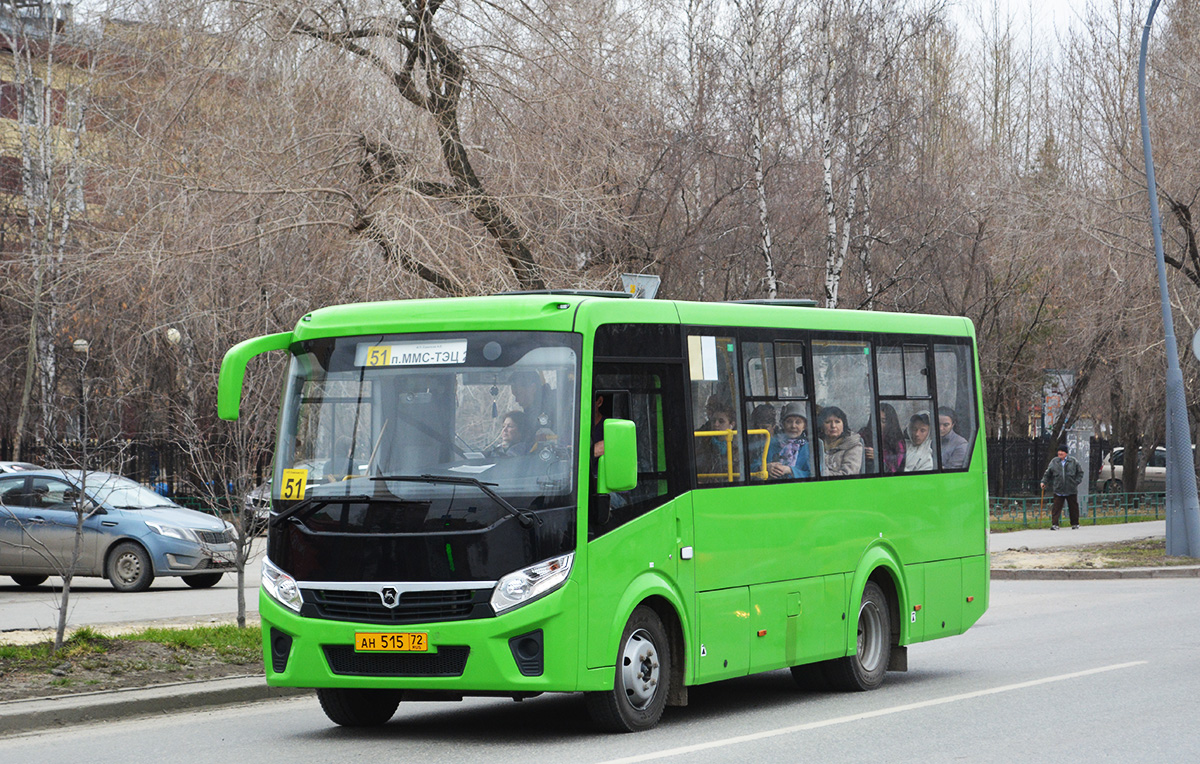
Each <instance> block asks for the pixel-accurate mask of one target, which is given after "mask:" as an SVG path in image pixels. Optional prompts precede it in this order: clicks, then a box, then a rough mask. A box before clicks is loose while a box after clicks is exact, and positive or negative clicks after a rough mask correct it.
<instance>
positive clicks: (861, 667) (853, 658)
mask: <svg viewBox="0 0 1200 764" xmlns="http://www.w3.org/2000/svg"><path fill="white" fill-rule="evenodd" d="M857 645H858V646H857V648H856V649H855V651H854V655H849V656H846V657H845V658H838V659H836V660H832V661H829V662H828V663H826V664H825V668H826V676H827V677H828V678H829V683H830V684H831V685H833V686H834V687H835V688H837V689H839V690H846V691H849V692H861V691H862V690H874V689H875V688H876V687H878V686H879V685H881V684H883V676H884V674H886V673H887V667H888V662H889V660H890V659H891V655H892V627H891V618H890V617H889V615H888V603H887V597H885V596H884V594H883V590H882V589H880V588H879V585H878V584H876V583H875V582H874V581H868V582H867V585H866V586H865V587H864V588H863V596H862V604H861V605H859V607H858V643H857Z"/></svg>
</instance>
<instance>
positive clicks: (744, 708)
mask: <svg viewBox="0 0 1200 764" xmlns="http://www.w3.org/2000/svg"><path fill="white" fill-rule="evenodd" d="M1197 601H1200V580H1197V579H1138V580H1116V581H999V582H995V583H994V584H993V587H992V603H991V604H992V607H991V609H990V610H989V612H988V613H987V614H986V615H985V616H984V617H983V619H982V620H981V621H980V622H979V623H978V624H977V625H976V626H975V628H973V629H972V630H971V631H970V632H968V633H967V634H965V635H963V636H960V637H955V638H951V639H944V640H939V641H936V642H931V643H927V644H921V645H915V646H913V647H911V648H910V650H909V665H910V670H909V672H908V673H905V674H889V675H888V677H887V681H886V682H885V684H884V686H883V688H881V689H880V690H878V691H876V692H872V693H860V694H838V693H816V692H805V691H801V690H798V689H797V688H796V687H795V686H794V684H793V683H792V680H791V676H790V674H789V673H788V672H786V671H780V672H772V673H770V674H765V675H759V676H755V677H748V678H744V679H739V680H733V681H727V682H721V683H717V684H713V685H706V686H703V687H698V688H692V691H691V704H690V705H689V706H688V707H686V708H673V709H667V713H666V714H665V715H664V717H663V722H662V723H661V724H660V726H659V727H658V728H657V729H655V730H653V731H651V732H648V733H643V734H639V735H601V734H596V733H594V732H593V731H592V730H591V728H590V727H589V725H588V723H587V721H586V716H585V713H584V708H583V703H582V700H581V697H580V696H578V695H545V696H541V697H539V698H535V699H533V700H527V701H524V702H523V703H514V702H512V701H510V700H498V699H471V700H467V701H465V702H462V703H449V704H436V703H409V704H401V707H400V710H399V712H398V713H397V715H396V717H395V718H394V719H393V720H392V721H391V722H390V723H389V724H387V725H385V726H384V727H382V728H380V729H375V730H368V731H355V730H347V729H341V728H338V727H335V726H333V725H332V724H330V723H329V722H328V721H327V720H326V718H325V716H324V715H323V714H322V713H321V711H320V709H319V707H318V705H317V702H316V700H315V698H313V697H311V696H309V697H300V698H293V699H286V700H274V701H268V702H263V703H256V704H247V705H242V706H235V707H227V708H222V709H216V710H205V711H198V712H190V713H183V714H173V715H164V716H158V717H154V718H142V719H137V720H130V721H122V722H109V723H104V724H94V725H80V726H78V727H75V728H71V729H62V730H54V731H46V732H41V733H30V734H28V735H25V736H17V737H9V738H4V739H0V761H14V762H16V761H36V762H39V764H56V763H57V762H62V763H63V764H68V763H70V764H77V762H79V761H84V760H86V761H87V762H89V764H104V763H106V762H113V763H114V764H116V763H118V762H119V763H120V764H124V763H125V762H128V761H131V760H137V761H152V760H156V759H161V760H166V761H171V762H172V763H173V764H188V763H189V762H197V763H200V762H203V763H204V764H210V763H211V762H212V761H227V760H231V759H237V758H244V757H246V756H252V757H253V758H254V760H255V761H256V762H263V763H273V762H280V763H281V764H282V763H283V762H287V763H288V764H291V763H292V762H295V761H304V762H306V764H317V763H319V762H330V763H331V764H332V763H334V762H336V763H337V764H342V763H343V762H347V761H366V762H383V761H388V762H392V761H405V762H421V764H433V763H435V762H488V763H489V764H505V763H506V762H522V764H526V763H528V762H561V761H570V762H572V764H585V763H590V762H597V763H600V762H603V763H606V764H615V762H636V761H654V762H657V761H663V762H674V761H679V762H688V763H689V764H695V763H697V762H701V763H707V762H733V761H737V762H767V763H769V764H773V763H775V762H780V763H782V762H789V763H791V762H835V763H836V762H864V761H887V762H922V763H926V762H959V761H967V762H1006V763H1007V762H1050V761H1053V762H1056V764H1057V763H1059V762H1066V763H1071V762H1081V763H1083V762H1087V764H1092V763H1093V762H1097V761H1114V762H1122V763H1125V762H1164V761H1194V760H1195V758H1196V751H1198V750H1200V731H1198V730H1197V729H1196V726H1195V724H1194V721H1195V719H1194V717H1195V711H1194V701H1195V688H1196V687H1197V686H1198V685H1200V661H1197V660H1196V655H1197V648H1198V647H1200V644H1198V643H1200V634H1198V633H1197V630H1196V629H1195V623H1196V620H1197V612H1196V611H1197V605H1196V603H1197Z"/></svg>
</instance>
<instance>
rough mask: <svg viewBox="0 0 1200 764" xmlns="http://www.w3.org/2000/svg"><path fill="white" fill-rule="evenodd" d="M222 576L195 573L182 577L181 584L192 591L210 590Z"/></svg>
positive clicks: (221, 574)
mask: <svg viewBox="0 0 1200 764" xmlns="http://www.w3.org/2000/svg"><path fill="white" fill-rule="evenodd" d="M224 575H225V574H224V573H197V574H195V575H194V576H184V577H183V582H184V583H185V584H187V585H188V586H190V587H192V588H193V589H211V588H212V587H214V586H216V585H217V582H218V581H220V580H221V577H222V576H224Z"/></svg>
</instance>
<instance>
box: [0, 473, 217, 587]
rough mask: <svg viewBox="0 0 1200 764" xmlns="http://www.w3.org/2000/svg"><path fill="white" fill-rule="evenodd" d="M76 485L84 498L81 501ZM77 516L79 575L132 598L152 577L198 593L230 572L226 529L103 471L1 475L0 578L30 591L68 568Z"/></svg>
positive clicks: (205, 517) (204, 515)
mask: <svg viewBox="0 0 1200 764" xmlns="http://www.w3.org/2000/svg"><path fill="white" fill-rule="evenodd" d="M81 486H83V493H84V496H82V497H81V496H80V487H81ZM80 506H81V507H82V509H83V512H84V520H83V536H82V542H83V546H82V552H81V555H80V559H79V563H78V565H77V566H76V568H75V575H78V576H100V577H103V578H107V579H108V580H109V581H110V582H111V583H112V585H113V588H115V589H116V590H117V591H122V592H139V591H143V590H144V589H146V588H148V587H149V586H150V583H151V582H152V581H153V580H154V577H155V576H182V577H183V580H184V583H186V584H187V585H188V586H191V587H193V588H197V589H202V588H207V587H210V586H215V585H216V583H217V582H218V581H220V580H221V576H223V575H224V573H225V571H226V570H231V569H233V568H234V560H235V554H236V536H235V533H234V529H233V526H232V525H230V524H229V523H227V522H225V521H224V520H221V519H219V518H217V517H214V516H212V515H209V514H205V513H204V512H197V511H195V510H191V509H184V508H183V507H181V506H179V505H178V504H176V503H175V502H173V501H171V500H170V499H167V498H165V497H163V496H160V495H159V494H157V493H155V492H154V491H151V490H150V489H149V488H146V487H145V486H142V485H140V484H138V483H135V482H134V481H132V480H130V479H128V478H124V477H121V476H119V475H112V474H109V473H105V472H89V473H87V480H86V484H85V482H84V480H83V473H81V472H79V471H78V470H37V471H26V472H18V473H13V474H2V475H0V575H7V576H11V577H12V578H13V580H14V581H16V582H17V584H18V585H20V586H22V587H26V588H28V587H34V586H37V585H39V584H41V583H42V582H43V581H45V580H46V579H47V578H49V577H50V576H51V575H57V574H60V573H61V572H62V569H63V568H64V567H65V565H66V564H67V563H69V562H70V559H71V555H72V552H73V549H74V544H75V527H76V517H77V515H76V507H80Z"/></svg>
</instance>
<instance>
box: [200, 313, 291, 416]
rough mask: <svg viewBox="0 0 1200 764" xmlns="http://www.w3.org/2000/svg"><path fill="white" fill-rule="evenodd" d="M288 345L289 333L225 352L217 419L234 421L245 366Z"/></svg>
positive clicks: (281, 333) (237, 346)
mask: <svg viewBox="0 0 1200 764" xmlns="http://www.w3.org/2000/svg"><path fill="white" fill-rule="evenodd" d="M291 344H292V333H291V332H280V333H279V334H268V335H266V336H264V337H255V338H253V339H249V340H244V341H242V342H239V343H238V344H236V345H234V346H233V347H231V348H229V350H228V351H226V353H225V358H224V359H222V360H221V373H220V376H219V377H218V379H217V416H219V417H220V418H221V419H226V420H229V421H231V422H232V421H235V420H236V419H237V418H238V416H239V414H240V410H241V408H242V384H243V383H244V382H245V381H246V365H247V364H248V363H250V359H251V358H254V357H255V356H258V355H262V354H263V353H269V352H270V351H272V350H286V349H287V348H288V346H289V345H291Z"/></svg>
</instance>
